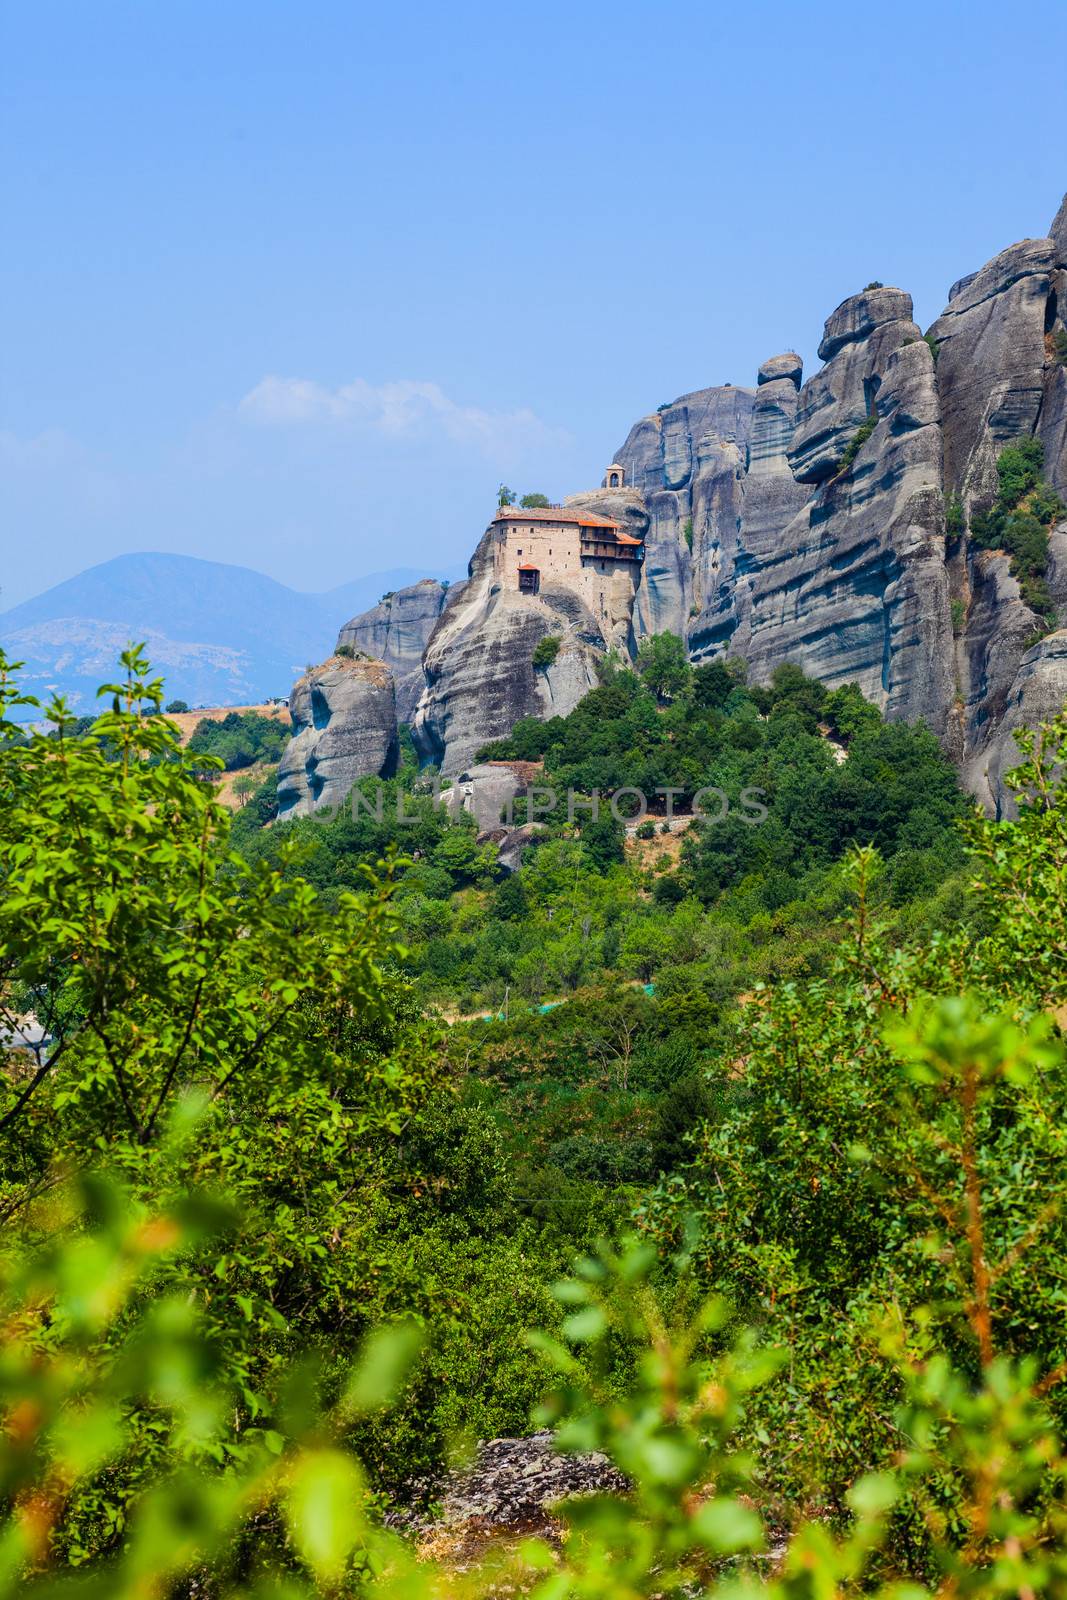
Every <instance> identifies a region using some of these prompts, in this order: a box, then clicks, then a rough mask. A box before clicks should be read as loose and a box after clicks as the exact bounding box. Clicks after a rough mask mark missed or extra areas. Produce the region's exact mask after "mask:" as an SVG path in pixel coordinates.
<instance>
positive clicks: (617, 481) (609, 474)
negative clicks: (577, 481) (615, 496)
mask: <svg viewBox="0 0 1067 1600" xmlns="http://www.w3.org/2000/svg"><path fill="white" fill-rule="evenodd" d="M625 486H626V468H625V467H624V466H623V465H622V463H621V462H619V461H613V462H612V463H611V466H610V467H609V468H608V470H607V471H606V472H605V474H604V482H603V484H602V485H601V488H604V489H623V488H625Z"/></svg>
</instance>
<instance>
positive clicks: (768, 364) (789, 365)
mask: <svg viewBox="0 0 1067 1600" xmlns="http://www.w3.org/2000/svg"><path fill="white" fill-rule="evenodd" d="M803 376H804V363H803V361H801V359H800V357H799V356H798V355H797V353H796V351H795V350H787V351H786V352H785V354H784V355H780V356H771V358H770V360H769V361H765V362H764V363H763V365H762V366H761V367H760V369H759V372H758V373H757V374H756V383H757V384H764V383H777V382H779V380H780V379H782V378H788V380H789V382H790V383H791V384H792V385H793V388H794V389H799V388H800V380H801V378H802V377H803Z"/></svg>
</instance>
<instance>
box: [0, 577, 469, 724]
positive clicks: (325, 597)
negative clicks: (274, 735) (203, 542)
mask: <svg viewBox="0 0 1067 1600" xmlns="http://www.w3.org/2000/svg"><path fill="white" fill-rule="evenodd" d="M441 575H442V576H447V574H441ZM456 575H457V576H458V574H456ZM425 576H427V574H425V573H423V572H421V571H419V570H417V569H415V568H412V567H397V568H393V569H391V570H389V571H387V572H375V573H371V574H369V575H368V576H366V577H363V578H357V579H355V580H354V581H353V582H351V583H345V584H342V585H340V586H339V587H338V588H336V589H333V590H331V591H330V592H329V593H327V594H300V593H298V592H297V591H296V590H295V589H290V588H287V587H286V585H285V584H283V583H276V582H275V581H274V579H273V578H267V577H264V575H263V574H262V573H260V572H253V571H251V570H250V569H249V568H248V567H231V566H225V565H223V564H222V563H221V562H217V561H199V560H197V559H196V558H195V557H192V556H177V555H162V554H155V553H146V554H139V555H129V556H116V557H115V559H114V560H112V561H104V562H102V563H101V564H100V565H99V566H96V567H90V568H89V569H88V570H87V571H86V572H82V573H79V575H78V576H77V577H76V578H68V579H67V580H66V582H65V583H58V584H56V585H55V587H54V588H52V589H47V590H45V592H44V593H43V594H39V595H37V596H36V597H35V598H34V599H32V600H26V601H23V603H22V604H21V605H18V606H13V607H12V608H11V610H10V611H5V612H0V644H2V645H3V647H4V649H5V650H6V652H7V654H8V657H9V658H11V659H13V660H16V661H23V662H24V663H25V666H24V667H23V670H22V672H21V673H20V675H19V677H20V682H21V683H22V684H23V686H24V687H25V688H26V689H27V690H28V691H29V692H30V693H32V694H35V695H37V696H38V697H39V698H41V699H43V698H45V697H47V696H48V695H49V694H51V693H52V692H54V691H58V692H59V693H62V694H65V695H66V696H67V698H68V700H69V701H70V702H71V704H72V705H73V706H74V707H75V708H77V709H78V710H81V711H88V710H91V709H92V708H93V706H94V704H95V695H96V689H97V686H98V685H99V684H100V683H102V682H104V681H106V680H108V679H111V678H113V677H114V673H115V663H116V658H117V655H118V652H119V651H120V650H121V649H123V648H124V646H125V645H126V644H127V643H128V642H129V640H131V639H136V640H142V639H143V640H144V641H145V642H146V644H147V647H148V654H149V657H150V659H151V661H152V664H153V666H154V667H155V668H157V669H158V671H160V672H161V673H162V674H163V676H164V677H165V679H166V686H167V698H168V699H171V698H176V699H181V700H187V701H188V702H189V704H190V705H191V706H197V705H240V704H242V703H248V702H253V701H257V700H262V699H265V698H267V697H268V696H270V695H286V694H288V692H289V689H290V687H291V685H292V683H293V680H294V679H295V678H296V677H298V676H299V674H300V673H301V672H302V671H303V670H304V667H305V666H306V665H307V664H308V662H311V661H315V662H317V661H321V660H322V659H323V657H324V656H326V655H328V654H329V653H330V651H331V650H332V649H333V647H334V644H335V642H336V639H337V632H338V629H339V628H340V627H341V624H342V623H344V622H346V621H347V620H348V618H349V617H351V616H352V614H353V613H354V612H356V611H361V610H365V609H366V608H367V607H369V606H372V605H374V603H375V602H376V601H377V600H378V599H379V598H380V597H381V595H382V594H383V593H385V591H387V590H389V589H399V588H402V587H403V586H404V585H405V584H409V583H413V582H415V581H416V580H417V579H418V578H422V577H425ZM434 576H437V574H434Z"/></svg>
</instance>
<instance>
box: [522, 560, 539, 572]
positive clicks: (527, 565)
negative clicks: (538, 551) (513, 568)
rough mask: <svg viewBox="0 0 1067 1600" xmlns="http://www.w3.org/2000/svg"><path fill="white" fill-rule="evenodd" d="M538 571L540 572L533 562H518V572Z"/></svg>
mask: <svg viewBox="0 0 1067 1600" xmlns="http://www.w3.org/2000/svg"><path fill="white" fill-rule="evenodd" d="M539 570H540V568H539V567H538V566H537V565H536V564H535V563H534V562H533V561H520V562H519V571H520V572H538V571H539Z"/></svg>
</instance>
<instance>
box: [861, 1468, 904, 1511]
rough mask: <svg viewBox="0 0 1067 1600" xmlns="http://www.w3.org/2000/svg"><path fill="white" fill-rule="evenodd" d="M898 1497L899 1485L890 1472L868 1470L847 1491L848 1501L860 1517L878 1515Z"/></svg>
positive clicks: (893, 1504) (895, 1501)
mask: <svg viewBox="0 0 1067 1600" xmlns="http://www.w3.org/2000/svg"><path fill="white" fill-rule="evenodd" d="M899 1499H900V1485H899V1483H898V1482H897V1480H896V1478H894V1476H893V1474H892V1473H891V1472H868V1473H865V1474H864V1476H863V1477H862V1478H857V1479H856V1482H855V1483H854V1484H853V1485H852V1487H851V1489H850V1490H849V1491H848V1503H849V1505H850V1506H851V1507H852V1509H853V1511H855V1512H856V1513H857V1514H858V1515H859V1516H861V1517H880V1516H882V1515H883V1513H884V1512H886V1511H889V1510H890V1509H891V1508H892V1507H893V1506H895V1505H896V1503H897V1501H898V1500H899Z"/></svg>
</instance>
